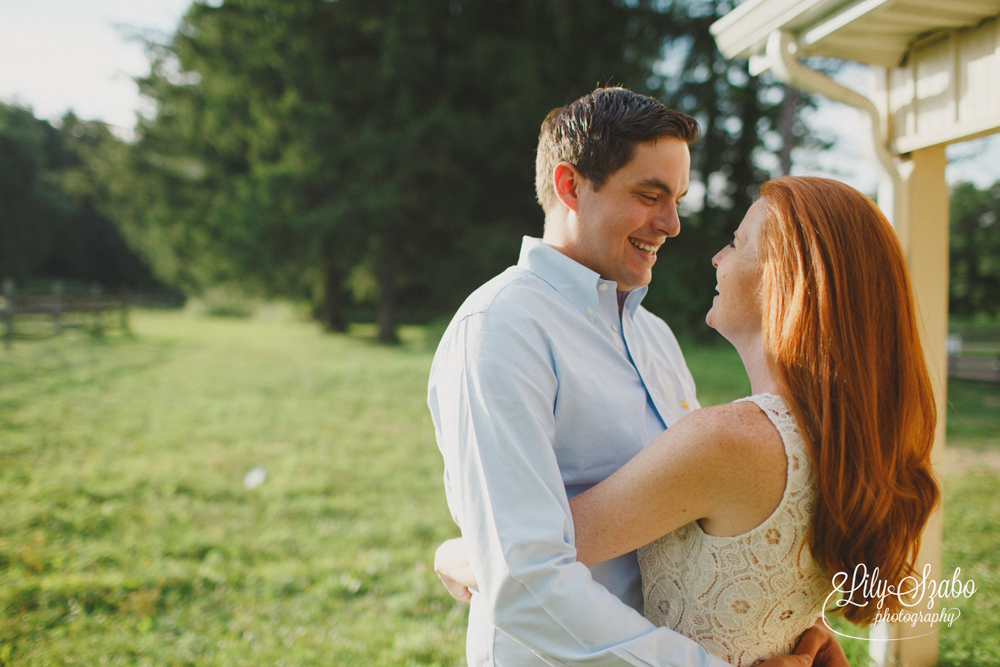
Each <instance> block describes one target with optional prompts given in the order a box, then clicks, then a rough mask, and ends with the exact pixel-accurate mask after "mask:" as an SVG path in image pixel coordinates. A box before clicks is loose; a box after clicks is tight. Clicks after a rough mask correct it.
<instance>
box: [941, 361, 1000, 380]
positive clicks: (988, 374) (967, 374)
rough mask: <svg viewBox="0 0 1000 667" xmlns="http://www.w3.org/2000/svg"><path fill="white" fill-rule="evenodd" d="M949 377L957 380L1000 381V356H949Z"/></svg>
mask: <svg viewBox="0 0 1000 667" xmlns="http://www.w3.org/2000/svg"><path fill="white" fill-rule="evenodd" d="M948 377H949V378H953V379H955V380H974V381H976V382H1000V358H990V357H948Z"/></svg>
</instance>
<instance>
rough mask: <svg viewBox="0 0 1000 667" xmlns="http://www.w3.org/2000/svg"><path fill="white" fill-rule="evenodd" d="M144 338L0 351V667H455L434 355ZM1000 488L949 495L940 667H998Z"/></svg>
mask: <svg viewBox="0 0 1000 667" xmlns="http://www.w3.org/2000/svg"><path fill="white" fill-rule="evenodd" d="M132 329H133V332H134V336H133V337H123V336H108V337H106V338H104V339H95V338H90V337H87V336H85V335H79V334H68V335H66V336H64V337H62V338H57V339H51V340H46V341H39V342H30V343H29V342H22V343H15V345H14V347H13V349H12V350H11V351H9V352H0V507H2V513H3V514H2V516H3V520H2V521H0V665H50V664H54V665H58V664H81V665H105V664H109V665H115V664H121V665H199V666H201V665H227V666H228V665H289V666H291V665H341V664H342V665H407V664H419V665H434V664H438V665H455V664H461V663H462V662H463V654H464V630H465V614H466V607H465V605H462V604H459V603H453V602H452V601H451V599H450V598H449V597H448V596H447V594H446V593H445V592H444V589H443V588H442V587H440V586H439V584H438V583H437V578H436V577H435V576H434V574H433V572H432V571H431V567H430V565H431V560H432V557H433V550H434V547H435V546H436V545H437V543H438V542H439V541H441V540H442V539H444V538H446V537H450V536H453V535H454V534H456V530H455V528H454V526H453V525H452V523H451V520H450V517H449V516H448V511H447V508H446V506H445V502H444V493H443V491H442V485H441V471H442V468H441V461H440V456H439V455H438V453H437V449H436V447H435V444H434V436H433V431H432V428H431V424H430V418H429V416H428V414H427V410H426V407H425V386H426V378H427V372H428V369H429V367H430V361H431V356H432V354H433V345H434V340H433V337H432V336H430V335H428V334H427V332H426V330H424V329H422V328H417V327H412V328H404V329H403V330H402V332H401V335H402V338H403V340H404V344H403V345H402V346H400V347H398V348H386V347H381V346H378V345H376V344H374V343H373V342H372V341H373V337H374V329H373V328H370V327H355V328H354V329H353V330H352V332H351V334H350V335H348V336H330V335H321V334H319V333H318V332H317V330H316V328H315V327H314V326H313V325H310V324H305V323H298V322H293V321H271V322H264V321H255V320H237V319H223V318H215V319H212V318H197V317H192V316H189V315H184V314H182V313H176V312H155V311H146V312H144V311H139V312H136V313H135V314H134V316H133V319H132ZM686 349H687V350H688V359H689V363H690V365H691V368H692V372H693V373H694V374H695V377H696V380H697V381H698V383H699V394H700V396H701V397H702V402H703V404H705V405H709V404H713V403H717V402H720V401H724V400H730V399H732V398H735V397H738V396H740V395H743V394H745V393H746V391H747V383H746V378H745V376H744V375H743V374H742V371H741V370H740V366H739V358H738V356H737V355H736V354H735V352H733V351H732V350H731V349H729V348H726V347H723V346H708V347H697V346H693V345H690V344H688V345H687V347H686ZM975 391H979V390H978V389H976V390H974V391H973V393H975ZM952 392H953V393H952V399H953V402H956V408H957V410H958V412H959V413H960V414H961V413H962V412H963V411H964V410H966V408H967V407H968V406H966V404H965V401H966V399H965V398H961V397H960V396H958V393H959V392H956V391H955V390H954V389H953V390H952ZM976 396H978V394H976ZM968 400H969V401H971V403H970V405H973V404H976V400H978V401H979V404H982V396H979V398H978V399H977V398H976V397H975V396H973V398H971V399H968ZM987 403H989V401H987ZM976 405H978V404H976ZM973 407H974V405H973ZM977 409H978V408H977ZM990 414H991V413H989V411H988V410H987V411H986V412H985V413H984V415H983V416H982V419H980V417H975V419H974V422H975V423H973V424H972V425H968V424H967V428H968V429H969V431H968V432H967V433H966V434H965V437H966V438H968V439H970V440H969V442H974V443H976V444H974V446H975V447H978V448H980V449H983V448H990V447H995V448H1000V444H996V443H995V441H992V440H989V438H988V437H982V432H983V430H984V429H987V430H988V429H989V428H990V427H991V426H996V425H997V424H998V423H1000V420H997V419H996V417H993V421H992V422H991V421H990V420H991V416H990ZM994 414H995V413H994ZM976 429H979V430H978V431H977V430H976ZM977 438H978V440H977ZM255 466H264V467H265V468H266V471H267V479H266V480H265V481H264V483H263V484H261V485H260V486H259V487H257V488H254V489H247V488H245V487H244V485H243V476H244V474H245V473H246V472H247V471H249V470H250V469H251V468H254V467H255ZM997 479H998V478H997V477H996V475H995V473H991V472H974V473H968V474H962V475H956V476H954V477H952V478H949V480H948V483H949V486H948V496H947V501H946V508H947V512H948V514H947V518H946V525H947V529H946V530H947V532H946V561H947V562H946V568H952V569H953V567H954V566H955V565H960V566H961V567H962V568H963V574H968V575H969V576H974V577H975V580H976V582H977V585H979V586H980V592H979V593H977V594H976V595H975V597H974V598H973V599H972V600H971V601H969V602H970V603H971V604H970V605H969V606H968V607H967V608H963V616H962V618H961V619H960V621H959V622H958V623H956V626H955V628H953V629H945V630H943V631H942V658H943V659H944V663H943V664H947V665H956V666H957V665H992V664H998V663H1000V648H998V647H1000V643H998V642H1000V640H998V639H997V635H998V634H1000V609H998V608H997V600H998V599H1000V595H998V594H1000V581H998V572H1000V560H998V556H997V549H996V546H997V538H996V537H995V536H996V535H997V534H998V531H1000V512H998V510H997V504H996V502H995V495H996V491H997ZM972 573H975V574H974V575H973V574H972ZM851 650H852V655H855V653H853V651H856V649H855V648H854V647H851ZM852 664H854V665H855V667H857V666H858V665H860V664H862V663H860V662H858V660H857V659H855V661H854V662H852Z"/></svg>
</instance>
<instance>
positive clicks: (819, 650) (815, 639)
mask: <svg viewBox="0 0 1000 667" xmlns="http://www.w3.org/2000/svg"><path fill="white" fill-rule="evenodd" d="M795 655H799V656H809V657H810V658H811V659H812V664H814V665H816V667H851V665H850V664H849V663H848V662H847V656H846V655H844V649H843V648H841V646H840V642H839V641H837V636H836V635H835V634H833V632H832V631H831V630H830V628H828V627H827V625H826V623H825V622H824V621H823V619H822V618H818V619H816V622H815V623H814V624H813V626H812V627H811V628H809V629H808V630H806V631H805V632H804V633H803V634H802V636H801V637H799V643H798V645H797V646H796V647H795ZM765 664H767V663H765ZM769 667H770V666H769Z"/></svg>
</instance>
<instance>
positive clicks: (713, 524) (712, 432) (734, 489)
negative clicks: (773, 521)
mask: <svg viewBox="0 0 1000 667" xmlns="http://www.w3.org/2000/svg"><path fill="white" fill-rule="evenodd" d="M678 427H680V428H681V429H682V433H679V434H678V435H687V436H688V438H689V442H692V443H694V442H697V443H699V444H698V446H700V447H703V448H705V449H706V451H703V454H702V455H703V456H706V457H708V458H709V459H710V460H711V466H712V485H713V487H714V488H715V489H716V491H715V493H717V494H718V495H717V498H718V501H719V504H718V505H717V511H716V512H715V513H713V516H711V517H708V519H707V520H705V521H703V522H702V528H703V530H704V531H705V532H706V533H708V534H710V535H719V536H730V535H740V534H742V533H745V532H746V531H748V530H750V529H752V528H754V527H756V526H757V525H759V524H760V523H761V522H763V521H764V520H765V519H766V518H767V517H768V516H770V514H771V513H772V512H773V511H774V510H775V508H777V507H778V505H779V504H780V503H781V499H782V497H783V495H784V491H785V483H786V471H787V467H788V459H787V457H786V454H785V444H784V441H783V439H782V437H781V434H780V433H779V432H778V429H777V428H776V427H775V424H774V423H773V422H772V421H771V419H770V417H769V416H768V415H767V414H766V413H765V412H764V409H763V407H761V406H760V405H758V404H757V403H756V402H755V401H736V402H733V403H727V404H725V405H716V406H713V407H709V408H702V409H701V410H696V411H694V412H692V413H691V414H689V415H687V416H686V417H684V419H682V420H680V421H679V422H677V424H675V425H674V426H672V427H671V428H672V429H676V428H678Z"/></svg>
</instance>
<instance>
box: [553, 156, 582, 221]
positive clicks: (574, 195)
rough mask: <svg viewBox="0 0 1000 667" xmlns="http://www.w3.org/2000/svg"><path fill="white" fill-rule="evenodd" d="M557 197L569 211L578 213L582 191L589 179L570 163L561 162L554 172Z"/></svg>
mask: <svg viewBox="0 0 1000 667" xmlns="http://www.w3.org/2000/svg"><path fill="white" fill-rule="evenodd" d="M552 179H553V181H554V185H555V188H556V197H558V198H559V201H561V202H562V203H563V205H564V206H565V207H566V208H568V209H569V210H571V211H573V212H576V210H577V207H578V206H579V205H580V190H581V189H582V188H583V186H584V183H585V182H586V180H587V179H585V178H584V177H583V175H582V174H581V173H580V172H579V171H577V170H576V167H574V166H573V165H571V164H570V163H569V162H560V163H559V164H557V165H556V168H555V170H554V171H553V172H552Z"/></svg>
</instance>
